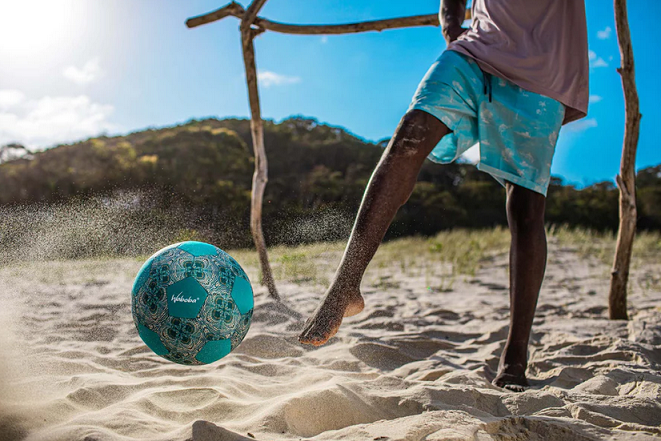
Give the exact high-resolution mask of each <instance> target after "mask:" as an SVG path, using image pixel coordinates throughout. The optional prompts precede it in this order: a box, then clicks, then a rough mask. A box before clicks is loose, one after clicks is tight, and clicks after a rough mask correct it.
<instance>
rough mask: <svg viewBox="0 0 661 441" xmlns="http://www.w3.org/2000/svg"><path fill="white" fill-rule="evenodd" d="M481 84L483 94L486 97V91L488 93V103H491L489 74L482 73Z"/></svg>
mask: <svg viewBox="0 0 661 441" xmlns="http://www.w3.org/2000/svg"><path fill="white" fill-rule="evenodd" d="M482 82H483V83H484V94H485V95H486V94H487V91H488V92H489V102H491V95H492V93H491V92H492V86H491V74H488V73H486V72H485V71H482Z"/></svg>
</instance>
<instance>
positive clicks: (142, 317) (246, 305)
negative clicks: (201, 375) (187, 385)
mask: <svg viewBox="0 0 661 441" xmlns="http://www.w3.org/2000/svg"><path fill="white" fill-rule="evenodd" d="M253 306H254V301H253V294H252V287H251V286H250V281H249V280H248V276H247V275H246V273H245V271H243V268H241V266H240V265H239V264H238V263H237V262H236V260H234V259H233V258H232V256H230V255H229V254H227V253H226V252H224V251H223V250H221V249H219V248H217V247H215V246H213V245H210V244H208V243H203V242H181V243H177V244H174V245H170V246H168V247H165V248H163V249H162V250H160V251H159V252H157V253H156V254H154V255H153V256H151V257H150V258H149V259H148V260H147V262H145V264H144V265H143V266H142V268H140V271H138V275H137V276H136V278H135V282H134V283H133V290H132V301H131V311H132V313H133V321H134V322H135V326H136V327H137V328H138V334H140V337H141V338H142V340H143V341H144V342H145V344H146V345H147V346H148V347H149V349H151V350H152V351H154V352H155V353H156V354H157V355H160V356H161V357H164V358H166V359H168V360H170V361H174V362H175V363H180V364H188V365H191V364H208V363H213V362H214V361H217V360H220V359H221V358H223V357H224V356H226V355H227V354H229V353H230V351H232V350H233V349H234V348H236V347H237V346H238V345H239V344H240V343H241V341H242V340H243V337H245V336H246V333H247V332H248V328H249V327H250V320H251V318H252V311H253Z"/></svg>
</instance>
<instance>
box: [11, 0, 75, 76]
mask: <svg viewBox="0 0 661 441" xmlns="http://www.w3.org/2000/svg"><path fill="white" fill-rule="evenodd" d="M85 3H87V2H81V1H78V2H76V1H72V0H20V1H15V0H14V1H2V2H0V41H2V44H0V56H2V58H3V59H5V60H9V62H10V63H21V62H26V61H27V62H30V61H38V60H39V58H41V57H46V58H51V57H58V56H61V55H62V54H63V53H65V52H67V51H68V50H69V49H70V48H71V45H73V44H74V43H75V36H76V35H80V31H81V27H82V26H83V23H82V20H80V17H81V15H82V12H83V9H82V8H84V7H85V6H84V4H85Z"/></svg>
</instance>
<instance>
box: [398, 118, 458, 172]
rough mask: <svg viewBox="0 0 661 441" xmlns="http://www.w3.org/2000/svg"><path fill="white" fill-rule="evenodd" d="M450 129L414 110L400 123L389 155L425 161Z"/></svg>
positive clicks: (437, 120)
mask: <svg viewBox="0 0 661 441" xmlns="http://www.w3.org/2000/svg"><path fill="white" fill-rule="evenodd" d="M448 133H450V129H448V127H447V126H446V125H445V124H443V123H442V122H441V121H440V120H439V119H438V118H436V117H435V116H433V115H431V114H430V113H428V112H425V111H423V110H419V109H412V110H409V111H408V112H406V114H405V115H404V117H403V118H402V119H401V121H400V122H399V125H398V126H397V130H395V135H394V136H393V138H392V139H391V140H390V143H389V144H388V148H387V149H386V153H387V154H391V155H397V156H406V157H417V158H420V159H422V160H424V159H425V158H426V157H427V156H428V155H429V153H430V152H431V151H432V150H433V149H434V147H435V146H436V144H438V142H439V141H440V140H441V138H443V137H444V136H445V135H447V134H448Z"/></svg>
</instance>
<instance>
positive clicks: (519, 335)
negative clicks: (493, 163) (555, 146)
mask: <svg viewBox="0 0 661 441" xmlns="http://www.w3.org/2000/svg"><path fill="white" fill-rule="evenodd" d="M545 207H546V198H545V197H544V195H542V194H540V193H536V192H534V191H532V190H528V189H527V188H523V187H520V186H518V185H514V184H511V183H509V182H508V183H507V222H508V224H509V227H510V232H511V235H512V244H511V247H510V329H509V335H508V336H507V342H506V343H505V348H504V350H503V354H502V355H501V357H500V363H499V366H498V374H497V376H496V378H495V379H494V380H493V384H495V385H496V386H499V387H506V388H508V389H511V390H514V391H521V390H523V388H524V387H525V386H528V381H527V380H526V368H527V366H528V339H529V337H530V329H531V328H532V322H533V318H534V316H535V308H536V306H537V298H538V296H539V290H540V288H541V286H542V280H543V279H544V271H545V269H546V232H545V230H544V209H545Z"/></svg>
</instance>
